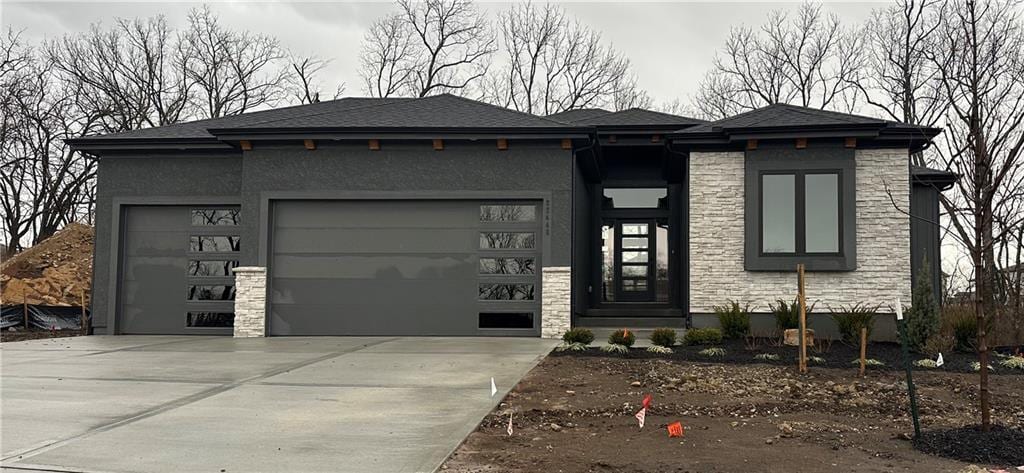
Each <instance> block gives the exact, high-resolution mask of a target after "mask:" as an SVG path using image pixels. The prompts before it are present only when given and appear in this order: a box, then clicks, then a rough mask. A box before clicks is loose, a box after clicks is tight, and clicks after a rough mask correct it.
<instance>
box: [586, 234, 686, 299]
mask: <svg viewBox="0 0 1024 473" xmlns="http://www.w3.org/2000/svg"><path fill="white" fill-rule="evenodd" d="M601 241H602V243H601V253H602V254H601V302H667V301H668V296H669V294H668V287H669V284H668V226H667V225H666V224H664V223H658V222H657V221H656V220H653V219H643V220H641V219H615V220H609V221H606V222H605V224H604V225H602V227H601Z"/></svg>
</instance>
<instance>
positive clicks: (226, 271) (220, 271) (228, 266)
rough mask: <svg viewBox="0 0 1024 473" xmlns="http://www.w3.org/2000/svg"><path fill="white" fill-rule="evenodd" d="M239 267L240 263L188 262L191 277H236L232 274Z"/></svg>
mask: <svg viewBox="0 0 1024 473" xmlns="http://www.w3.org/2000/svg"><path fill="white" fill-rule="evenodd" d="M237 267H238V261H196V260H192V261H189V262H188V275H189V276H234V274H233V273H232V272H231V270H232V269H233V268H237Z"/></svg>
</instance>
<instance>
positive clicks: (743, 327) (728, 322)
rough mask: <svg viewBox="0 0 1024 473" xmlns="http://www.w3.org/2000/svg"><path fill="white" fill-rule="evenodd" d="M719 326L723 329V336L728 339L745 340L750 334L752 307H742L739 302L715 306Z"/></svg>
mask: <svg viewBox="0 0 1024 473" xmlns="http://www.w3.org/2000/svg"><path fill="white" fill-rule="evenodd" d="M715 315H716V316H718V325H719V326H720V327H722V336H723V337H725V338H728V339H735V338H743V337H744V336H746V335H747V334H748V333H750V305H749V304H748V305H745V306H741V305H740V303H739V302H735V301H729V303H728V304H726V305H722V306H715Z"/></svg>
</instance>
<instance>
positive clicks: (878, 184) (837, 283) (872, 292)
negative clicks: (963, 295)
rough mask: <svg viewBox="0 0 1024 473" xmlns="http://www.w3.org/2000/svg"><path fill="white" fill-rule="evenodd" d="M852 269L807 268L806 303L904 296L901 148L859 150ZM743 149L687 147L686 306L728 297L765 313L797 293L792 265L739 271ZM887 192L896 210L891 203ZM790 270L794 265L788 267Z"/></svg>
mask: <svg viewBox="0 0 1024 473" xmlns="http://www.w3.org/2000/svg"><path fill="white" fill-rule="evenodd" d="M855 160H856V171H857V176H856V178H857V189H856V193H857V269H856V271H850V272H808V273H807V281H806V290H807V298H808V303H809V304H810V303H816V304H817V306H818V310H819V311H827V307H829V306H831V307H837V306H839V305H847V304H855V303H858V302H863V303H868V304H871V305H875V304H879V303H880V304H882V307H883V309H882V311H883V312H888V309H887V307H888V306H890V305H892V304H894V302H895V299H896V297H897V296H899V297H900V298H901V301H902V302H903V303H904V304H909V303H910V291H911V281H910V220H909V217H908V216H906V215H905V214H903V213H902V212H901V210H902V211H909V208H910V180H909V171H910V170H909V164H908V159H907V150H906V149H878V150H876V149H868V150H857V152H856V156H855ZM743 177H744V154H743V152H717V153H706V152H705V153H702V152H694V153H691V154H690V164H689V179H690V219H689V225H690V226H689V228H690V243H689V245H690V265H689V270H690V311H691V312H692V313H695V314H697V313H709V312H712V311H713V310H714V309H713V307H714V306H715V305H721V304H724V303H725V302H727V301H728V300H736V301H739V302H741V303H749V304H750V306H751V310H752V311H758V312H766V311H768V304H770V303H773V302H775V300H776V299H784V300H792V299H793V298H795V297H796V293H797V283H796V274H795V272H761V271H758V272H752V271H745V270H744V266H743V258H744V248H743V239H744V226H743V222H744V220H743V218H744V217H743V196H744V184H743ZM886 189H889V190H890V191H891V193H892V198H893V200H894V201H895V202H896V205H898V206H899V208H900V210H897V209H896V208H894V207H893V205H892V203H891V202H890V200H889V194H888V193H887V192H886ZM794 270H795V268H794Z"/></svg>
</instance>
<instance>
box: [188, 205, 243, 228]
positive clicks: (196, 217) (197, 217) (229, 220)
mask: <svg viewBox="0 0 1024 473" xmlns="http://www.w3.org/2000/svg"><path fill="white" fill-rule="evenodd" d="M240 213H241V211H239V210H238V209H192V225H238V216H239V214H240Z"/></svg>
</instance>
